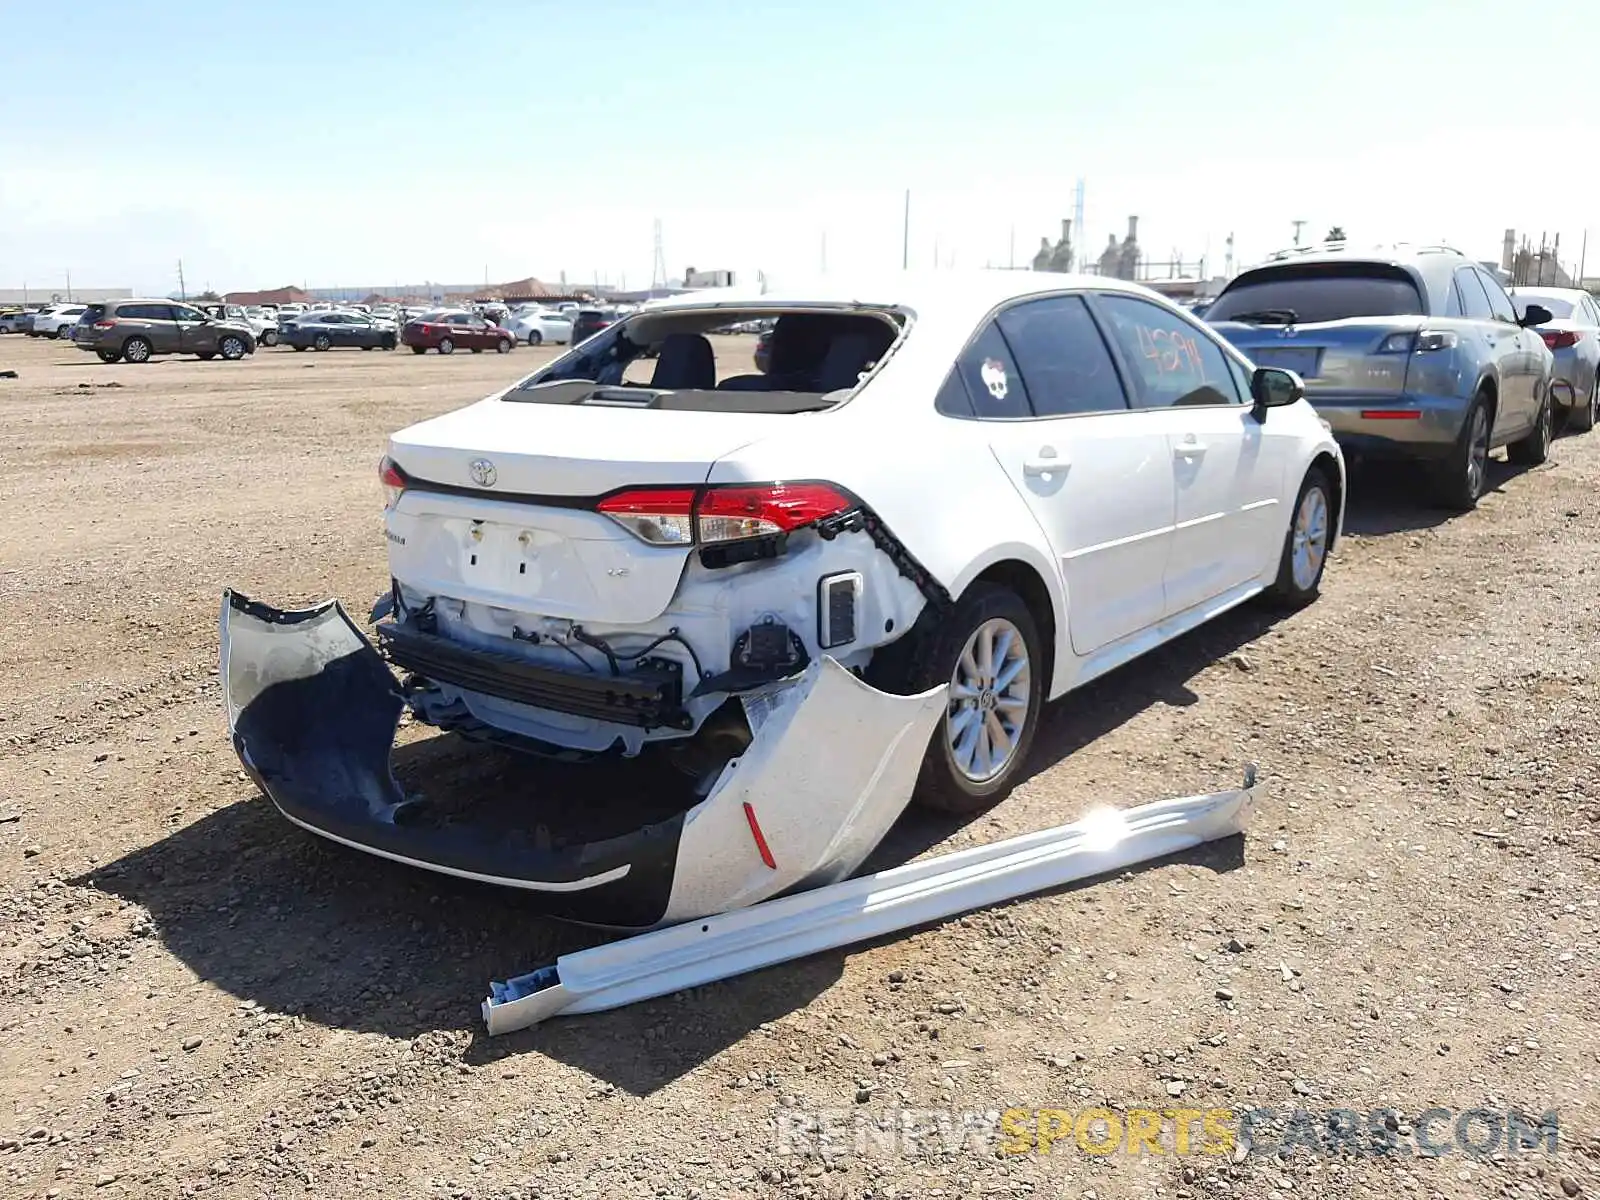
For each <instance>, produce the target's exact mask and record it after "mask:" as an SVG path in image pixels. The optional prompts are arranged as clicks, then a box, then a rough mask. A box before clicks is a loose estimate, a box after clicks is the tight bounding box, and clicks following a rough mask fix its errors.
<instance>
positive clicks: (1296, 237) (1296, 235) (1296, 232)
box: [1289, 221, 1306, 246]
mask: <svg viewBox="0 0 1600 1200" xmlns="http://www.w3.org/2000/svg"><path fill="white" fill-rule="evenodd" d="M1289 224H1291V225H1293V226H1294V244H1295V245H1296V246H1298V245H1299V244H1300V231H1301V230H1302V229H1304V228H1305V227H1306V222H1304V221H1290V222H1289Z"/></svg>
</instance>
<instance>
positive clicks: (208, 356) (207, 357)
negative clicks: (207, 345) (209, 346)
mask: <svg viewBox="0 0 1600 1200" xmlns="http://www.w3.org/2000/svg"><path fill="white" fill-rule="evenodd" d="M216 356H217V355H216V352H215V351H213V350H206V351H203V352H201V353H197V354H196V355H195V357H196V358H198V359H199V360H200V361H201V362H210V361H211V360H212V359H213V358H215V357H216Z"/></svg>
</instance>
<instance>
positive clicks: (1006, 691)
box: [874, 583, 1044, 814]
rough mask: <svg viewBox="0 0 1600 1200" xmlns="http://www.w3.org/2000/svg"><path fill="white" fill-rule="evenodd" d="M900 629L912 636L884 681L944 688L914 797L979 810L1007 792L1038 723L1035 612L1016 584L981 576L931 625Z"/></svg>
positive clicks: (1040, 665) (905, 689) (957, 809)
mask: <svg viewBox="0 0 1600 1200" xmlns="http://www.w3.org/2000/svg"><path fill="white" fill-rule="evenodd" d="M906 637H907V639H914V640H912V641H911V644H909V645H905V646H900V645H899V644H898V643H897V644H896V646H893V647H890V652H889V653H888V654H887V656H886V657H887V660H888V661H887V663H886V667H887V670H886V672H885V673H884V675H883V682H884V684H885V686H887V687H888V688H889V690H891V691H896V692H902V693H906V694H914V693H916V692H923V691H927V690H928V689H929V688H933V687H937V686H939V685H940V684H948V685H949V688H950V694H949V704H948V707H947V708H946V710H945V716H944V719H943V720H942V721H940V722H939V725H938V727H937V728H936V729H935V731H934V735H933V738H932V740H931V741H930V742H929V744H928V749H927V752H926V753H925V754H924V755H923V759H922V770H921V772H920V773H919V774H918V776H917V788H916V793H915V797H914V798H915V800H916V802H917V803H918V804H921V805H922V806H924V807H926V808H931V809H936V810H938V811H940V812H947V813H960V814H971V813H976V812H982V811H983V810H984V809H987V808H989V807H990V806H991V805H993V804H995V803H996V802H998V801H999V800H1000V799H1001V798H1003V797H1004V796H1005V795H1006V793H1007V792H1009V791H1010V790H1011V787H1012V785H1013V784H1014V783H1015V782H1016V779H1017V775H1018V773H1019V771H1020V770H1021V768H1022V764H1023V762H1024V760H1025V759H1026V758H1027V756H1028V749H1029V747H1030V746H1032V744H1033V735H1034V732H1035V731H1036V730H1037V729H1038V726H1039V710H1040V707H1041V706H1042V703H1043V699H1044V691H1043V687H1044V656H1043V653H1042V648H1041V642H1040V639H1039V632H1038V627H1037V625H1036V624H1035V623H1034V619H1033V614H1032V613H1030V612H1029V611H1028V606H1027V605H1026V604H1024V603H1023V602H1022V599H1021V598H1020V597H1019V596H1018V595H1017V594H1016V593H1015V592H1012V591H1010V590H1008V589H1007V588H1003V587H1000V586H999V585H997V584H990V583H979V584H974V585H973V586H972V587H971V588H969V589H968V590H967V594H966V595H964V596H962V598H961V599H960V600H959V601H958V602H957V603H956V605H955V607H954V608H952V609H951V610H950V611H949V612H948V613H947V614H946V615H945V616H944V618H943V620H941V621H940V622H939V624H938V625H936V626H934V627H933V628H932V629H929V630H927V631H926V632H925V633H923V634H921V635H919V633H918V631H917V630H916V629H913V630H912V631H911V632H910V633H908V634H907V635H906ZM874 665H875V666H876V665H877V664H876V663H874Z"/></svg>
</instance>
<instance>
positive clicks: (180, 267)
mask: <svg viewBox="0 0 1600 1200" xmlns="http://www.w3.org/2000/svg"><path fill="white" fill-rule="evenodd" d="M188 298H189V293H188V292H186V291H185V290H184V287H183V259H181V258H180V259H179V260H178V299H179V300H187V299H188Z"/></svg>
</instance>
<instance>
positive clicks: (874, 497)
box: [708, 346, 1073, 695]
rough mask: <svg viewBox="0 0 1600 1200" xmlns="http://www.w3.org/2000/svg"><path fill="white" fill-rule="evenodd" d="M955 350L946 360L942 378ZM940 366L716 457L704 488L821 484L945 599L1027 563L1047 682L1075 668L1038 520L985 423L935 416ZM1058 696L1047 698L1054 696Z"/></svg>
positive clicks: (879, 383)
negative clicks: (859, 511) (847, 495)
mask: <svg viewBox="0 0 1600 1200" xmlns="http://www.w3.org/2000/svg"><path fill="white" fill-rule="evenodd" d="M958 350H959V346H956V347H954V348H952V349H951V350H950V356H949V359H948V361H945V363H944V366H945V368H946V369H948V366H949V364H950V363H951V362H953V361H954V358H955V355H956V353H957V351H958ZM938 362H939V359H938V358H937V357H934V358H933V359H932V367H931V369H923V368H927V367H929V364H928V363H917V362H912V361H906V362H896V361H895V360H894V359H893V358H892V359H891V360H890V362H889V363H886V364H885V366H884V368H882V369H881V370H880V371H879V373H878V375H877V376H876V377H875V378H874V379H872V380H871V381H869V383H868V384H867V385H866V387H865V388H863V390H862V391H861V393H860V394H858V395H857V397H856V398H854V399H852V400H851V401H850V402H849V403H847V404H845V405H844V406H843V407H841V408H838V409H835V410H833V411H831V412H825V413H815V414H809V415H798V416H795V417H794V418H792V420H793V422H794V424H793V431H792V433H791V432H790V431H789V430H785V432H784V435H783V436H781V437H772V438H764V439H762V440H760V441H756V442H752V443H750V444H748V445H746V446H744V447H742V448H740V449H739V450H736V451H734V452H733V453H731V454H728V455H724V456H723V457H722V458H720V459H719V460H718V461H717V462H716V463H715V464H714V465H713V466H712V468H711V472H710V475H709V476H708V482H710V483H737V482H752V483H755V482H764V481H770V480H781V479H819V480H827V481H829V482H832V483H836V484H839V485H840V486H842V487H844V488H846V489H848V490H849V491H851V492H852V493H854V494H855V495H856V496H858V497H859V498H860V499H861V500H862V501H863V502H864V503H865V504H866V505H867V506H868V507H870V508H871V509H872V510H873V511H874V512H875V513H877V515H878V516H879V517H880V518H881V519H882V520H883V522H884V524H885V525H887V526H888V528H889V530H890V531H891V532H892V533H893V534H894V536H895V537H896V538H897V539H899V541H900V542H901V543H902V544H903V545H904V546H905V547H906V548H907V549H908V550H909V551H910V552H911V553H912V554H913V555H914V556H915V557H916V559H917V561H918V562H920V563H921V564H922V565H923V567H925V568H926V569H927V570H928V571H929V572H930V573H931V574H932V575H933V576H934V577H935V578H936V579H938V580H939V582H940V583H942V584H943V585H944V586H945V588H946V589H948V591H949V592H950V594H951V595H952V596H956V597H959V596H960V595H961V594H962V592H964V591H965V590H966V589H967V588H968V587H969V586H970V585H971V584H972V582H973V581H974V580H975V579H976V578H977V577H978V576H979V575H981V574H982V573H983V572H984V570H986V569H987V568H989V567H991V566H994V565H995V564H997V563H1000V562H1004V561H1007V560H1015V561H1018V562H1022V563H1025V564H1026V565H1027V566H1029V567H1031V568H1032V569H1033V571H1034V572H1035V573H1036V574H1037V575H1038V576H1039V578H1040V579H1041V580H1042V581H1043V583H1044V586H1045V589H1046V591H1047V592H1048V593H1049V596H1050V599H1051V606H1052V608H1053V610H1054V611H1053V613H1052V618H1053V621H1054V624H1055V637H1054V639H1053V641H1054V651H1055V655H1054V661H1055V664H1056V667H1055V679H1056V680H1061V679H1063V678H1064V677H1065V676H1064V674H1063V667H1064V666H1070V664H1071V663H1072V661H1073V660H1072V652H1071V647H1070V644H1069V643H1068V642H1067V640H1066V627H1067V623H1066V620H1065V613H1066V596H1065V592H1064V587H1063V584H1062V580H1061V575H1060V572H1059V569H1058V567H1057V564H1056V562H1055V558H1054V555H1053V554H1052V553H1051V551H1050V548H1049V543H1048V542H1047V541H1046V539H1045V536H1044V532H1043V530H1041V529H1040V527H1039V524H1038V521H1037V520H1036V519H1035V518H1034V516H1033V513H1032V512H1031V511H1030V510H1029V508H1028V507H1027V505H1026V504H1025V503H1024V502H1023V501H1022V498H1021V497H1020V496H1019V495H1018V494H1017V490H1016V489H1015V488H1014V487H1012V486H1011V483H1010V481H1009V480H1008V479H1007V478H1006V476H1005V474H1004V472H1003V470H1002V469H1001V467H1000V465H999V463H998V462H996V461H995V457H994V455H993V453H992V452H991V451H990V448H989V439H988V437H987V435H986V431H985V428H984V426H983V424H982V423H980V422H977V421H970V420H959V419H956V418H951V417H945V416H942V415H940V414H938V413H936V412H935V411H934V396H935V394H936V392H937V389H938V386H939V384H940V383H942V382H943V372H942V371H939V370H938V369H937V364H938ZM1054 694H1055V691H1054V689H1052V695H1054Z"/></svg>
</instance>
